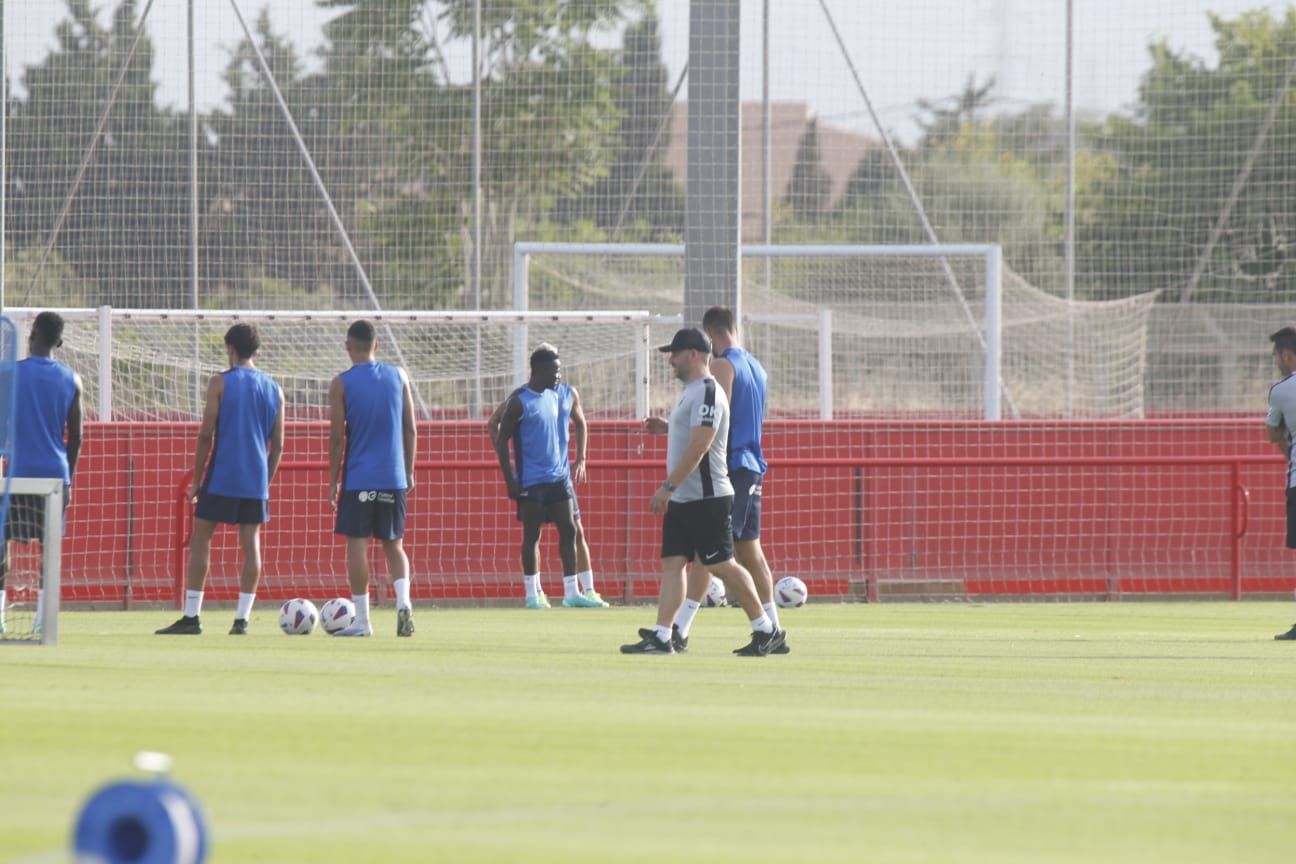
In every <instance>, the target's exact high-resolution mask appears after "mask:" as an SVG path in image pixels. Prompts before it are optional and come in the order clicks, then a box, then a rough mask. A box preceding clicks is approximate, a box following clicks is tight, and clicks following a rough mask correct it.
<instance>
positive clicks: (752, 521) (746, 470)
mask: <svg viewBox="0 0 1296 864" xmlns="http://www.w3.org/2000/svg"><path fill="white" fill-rule="evenodd" d="M702 330H703V331H704V332H705V333H706V334H707V336H708V337H709V338H710V339H711V344H712V346H713V350H714V355H713V357H712V360H711V374H712V375H713V376H715V379H716V381H717V382H718V383H719V384H720V386H721V387H723V388H724V392H725V395H726V396H728V397H729V410H730V421H729V442H728V443H729V447H728V464H729V482H730V484H731V485H732V486H733V490H734V498H733V536H734V557H736V558H737V559H738V563H740V564H742V565H743V567H745V568H747V572H749V573H751V577H752V582H753V583H754V584H755V586H756V596H757V597H758V598H759V599H760V601H761V607H762V608H763V609H764V610H765V614H766V615H768V616H769V619H770V621H772V622H773V623H774V629H775V630H779V631H781V632H784V633H785V635H786V631H783V627H782V625H781V624H780V623H779V615H778V604H777V603H775V602H774V576H773V574H772V573H771V572H770V566H769V562H768V561H766V560H765V553H764V551H763V550H762V549H761V543H760V522H761V486H762V484H763V482H764V479H765V469H766V467H767V466H766V464H765V457H764V454H763V453H762V452H761V432H762V431H763V428H764V424H765V392H766V386H767V380H768V376H767V375H766V373H765V367H764V366H762V365H761V363H760V361H759V360H757V359H756V357H755V356H754V355H752V354H751V353H750V352H749V351H747V350H746V349H744V348H743V346H742V343H741V342H739V341H738V322H737V321H736V320H735V319H734V314H733V311H732V310H730V309H729V308H728V307H727V306H712V307H711V308H710V309H708V310H707V311H706V312H705V313H704V314H703V315H702ZM710 581H711V577H710V575H709V574H707V573H706V572H705V571H704V570H702V569H700V568H697V567H695V568H693V570H692V572H690V574H689V580H688V592H687V596H686V597H685V599H684V605H683V606H681V607H680V612H679V615H678V616H676V618H675V626H674V627H673V628H672V632H671V639H672V641H673V644H674V646H675V650H676V651H687V650H688V636H689V630H690V628H691V627H692V626H693V619H694V617H695V616H696V615H697V612H698V609H699V608H700V607H701V605H702V600H703V598H704V597H705V596H706V592H707V587H708V585H709V583H710ZM790 651H791V648H790V647H789V646H788V644H787V642H786V641H784V642H783V643H782V644H780V645H779V646H778V648H776V649H775V650H774V653H775V654H787V653H789V652H790Z"/></svg>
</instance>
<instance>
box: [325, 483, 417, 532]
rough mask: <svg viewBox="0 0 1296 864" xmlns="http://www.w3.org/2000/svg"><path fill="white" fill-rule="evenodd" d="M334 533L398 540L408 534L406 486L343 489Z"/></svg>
mask: <svg viewBox="0 0 1296 864" xmlns="http://www.w3.org/2000/svg"><path fill="white" fill-rule="evenodd" d="M333 533H334V534H345V535H346V536H347V537H373V538H376V539H378V540H397V539H399V538H401V537H404V536H405V490H404V489H364V490H360V489H343V490H342V492H341V493H339V494H338V506H337V522H336V524H335V525H334V526H333Z"/></svg>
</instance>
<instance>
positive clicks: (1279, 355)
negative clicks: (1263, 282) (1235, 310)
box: [1265, 327, 1296, 641]
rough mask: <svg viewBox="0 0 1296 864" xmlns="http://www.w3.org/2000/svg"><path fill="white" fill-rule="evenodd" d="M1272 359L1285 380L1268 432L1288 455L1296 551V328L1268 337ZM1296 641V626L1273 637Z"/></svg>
mask: <svg viewBox="0 0 1296 864" xmlns="http://www.w3.org/2000/svg"><path fill="white" fill-rule="evenodd" d="M1269 341H1270V342H1272V343H1273V360H1274V365H1275V366H1277V367H1278V371H1279V372H1281V373H1282V376H1283V377H1282V380H1281V381H1279V382H1278V383H1277V384H1275V385H1273V386H1272V387H1270V388H1269V414H1268V416H1267V417H1265V433H1266V434H1267V435H1268V436H1269V440H1270V441H1271V442H1273V443H1274V444H1275V445H1276V446H1277V447H1278V449H1279V450H1281V451H1283V453H1284V455H1286V456H1287V482H1286V492H1287V548H1288V549H1296V453H1293V452H1292V435H1291V433H1292V426H1293V425H1296V328H1292V327H1284V328H1282V329H1281V330H1279V331H1277V332H1276V333H1273V334H1272V335H1271V336H1270V337H1269ZM1274 638H1275V639H1279V640H1283V641H1296V625H1292V628H1291V629H1290V630H1288V631H1287V632H1286V633H1279V634H1278V635H1277V636H1275V637H1274Z"/></svg>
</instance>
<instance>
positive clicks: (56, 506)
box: [0, 477, 63, 645]
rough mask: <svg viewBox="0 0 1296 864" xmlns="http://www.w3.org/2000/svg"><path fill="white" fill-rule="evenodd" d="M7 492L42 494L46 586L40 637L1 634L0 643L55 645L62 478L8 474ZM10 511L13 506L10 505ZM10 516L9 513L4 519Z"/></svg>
mask: <svg viewBox="0 0 1296 864" xmlns="http://www.w3.org/2000/svg"><path fill="white" fill-rule="evenodd" d="M7 482H8V484H9V495H10V500H11V501H12V496H14V495H43V496H44V497H45V535H44V536H45V539H44V540H43V541H41V576H42V577H43V580H44V585H45V603H44V606H43V608H42V609H41V610H40V612H41V617H40V622H39V623H40V628H41V630H40V640H39V641H37V640H35V639H17V638H12V637H10V636H9V635H8V634H4V635H0V645H56V644H58V620H59V593H60V591H59V586H60V577H61V575H62V572H63V478H62V477H40V478H34V477H11V478H9V479H8V480H7ZM10 509H11V510H12V508H10ZM9 516H12V512H11V513H9V514H7V515H6V518H8V517H9Z"/></svg>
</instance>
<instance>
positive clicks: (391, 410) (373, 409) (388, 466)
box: [328, 320, 417, 636]
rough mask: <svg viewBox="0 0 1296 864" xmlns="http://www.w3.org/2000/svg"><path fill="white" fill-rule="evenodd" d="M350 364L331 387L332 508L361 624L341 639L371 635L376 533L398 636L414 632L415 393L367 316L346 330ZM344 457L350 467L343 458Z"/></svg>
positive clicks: (330, 463) (330, 459)
mask: <svg viewBox="0 0 1296 864" xmlns="http://www.w3.org/2000/svg"><path fill="white" fill-rule="evenodd" d="M346 350H347V355H348V356H349V357H350V358H351V364H352V365H351V368H350V369H348V370H346V371H345V372H343V373H341V374H340V375H337V376H336V377H334V379H333V381H332V382H331V383H330V384H329V491H328V501H329V506H330V507H333V508H334V509H335V510H337V522H336V525H335V527H334V529H333V530H334V533H336V534H341V535H343V536H345V537H346V564H347V581H348V582H349V583H350V585H351V600H352V601H353V602H354V603H355V609H356V617H355V622H354V623H352V624H351V626H350V627H347V628H345V629H343V630H339V631H338V632H337V633H334V634H333V635H334V636H372V635H373V626H372V625H371V624H370V623H369V561H368V549H369V538H370V537H373V538H375V539H377V540H378V541H379V542H380V543H381V544H382V549H383V557H384V558H386V560H387V575H388V577H389V578H390V579H391V582H392V588H393V589H394V590H395V592H396V635H397V636H413V635H414V609H413V606H412V604H411V603H410V563H409V558H408V557H407V556H406V554H405V549H404V546H403V541H402V538H403V537H404V536H405V512H406V498H407V495H408V493H409V490H410V489H413V488H414V451H415V446H416V442H417V431H416V429H415V426H414V393H413V390H412V389H411V388H410V382H409V376H407V375H406V374H405V370H404V369H402V368H400V367H399V366H392V365H390V364H387V363H380V362H378V360H377V359H375V358H376V355H377V350H378V340H377V336H376V334H375V332H374V326H373V325H372V324H370V323H369V322H368V321H364V320H360V321H356V322H354V323H353V324H352V325H351V326H350V327H349V328H348V329H347V338H346ZM344 455H345V468H344V467H343V465H344V460H343V457H344Z"/></svg>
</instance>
